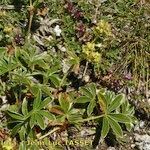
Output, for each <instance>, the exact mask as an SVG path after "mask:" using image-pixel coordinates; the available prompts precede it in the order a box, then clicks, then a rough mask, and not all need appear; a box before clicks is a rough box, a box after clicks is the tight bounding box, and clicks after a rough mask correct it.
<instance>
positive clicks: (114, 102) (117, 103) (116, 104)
mask: <svg viewBox="0 0 150 150" xmlns="http://www.w3.org/2000/svg"><path fill="white" fill-rule="evenodd" d="M123 98H124V96H123V95H122V94H119V95H117V96H116V97H115V98H114V99H113V100H112V102H111V103H110V106H109V108H108V112H112V111H114V110H115V109H117V108H118V107H119V106H120V105H121V104H122V102H123Z"/></svg>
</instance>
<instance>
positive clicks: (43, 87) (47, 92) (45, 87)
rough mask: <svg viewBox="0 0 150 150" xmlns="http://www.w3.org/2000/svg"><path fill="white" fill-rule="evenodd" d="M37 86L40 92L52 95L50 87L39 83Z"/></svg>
mask: <svg viewBox="0 0 150 150" xmlns="http://www.w3.org/2000/svg"><path fill="white" fill-rule="evenodd" d="M39 88H40V89H41V90H42V92H44V93H45V94H47V95H48V96H50V97H52V93H51V89H50V87H49V86H47V85H43V84H40V85H39Z"/></svg>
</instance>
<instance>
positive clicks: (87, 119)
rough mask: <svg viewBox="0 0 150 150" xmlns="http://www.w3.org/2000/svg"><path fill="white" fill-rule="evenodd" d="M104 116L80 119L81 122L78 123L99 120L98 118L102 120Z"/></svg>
mask: <svg viewBox="0 0 150 150" xmlns="http://www.w3.org/2000/svg"><path fill="white" fill-rule="evenodd" d="M104 115H105V114H102V115H100V116H94V117H90V118H86V119H82V120H79V121H78V122H85V121H90V120H95V119H99V118H102V117H103V116H104Z"/></svg>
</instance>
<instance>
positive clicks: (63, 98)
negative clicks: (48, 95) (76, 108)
mask: <svg viewBox="0 0 150 150" xmlns="http://www.w3.org/2000/svg"><path fill="white" fill-rule="evenodd" d="M59 103H60V106H61V108H62V109H63V111H64V112H65V113H67V112H68V111H69V110H70V108H71V106H72V102H71V100H70V96H69V95H68V94H62V93H61V94H60V95H59Z"/></svg>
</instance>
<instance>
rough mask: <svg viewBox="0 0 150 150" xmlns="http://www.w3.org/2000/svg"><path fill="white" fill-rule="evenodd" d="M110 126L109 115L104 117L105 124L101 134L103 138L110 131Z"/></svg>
mask: <svg viewBox="0 0 150 150" xmlns="http://www.w3.org/2000/svg"><path fill="white" fill-rule="evenodd" d="M109 129H110V126H109V121H108V118H107V117H104V118H103V125H102V131H101V136H102V138H105V137H106V136H107V134H108V132H109Z"/></svg>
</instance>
